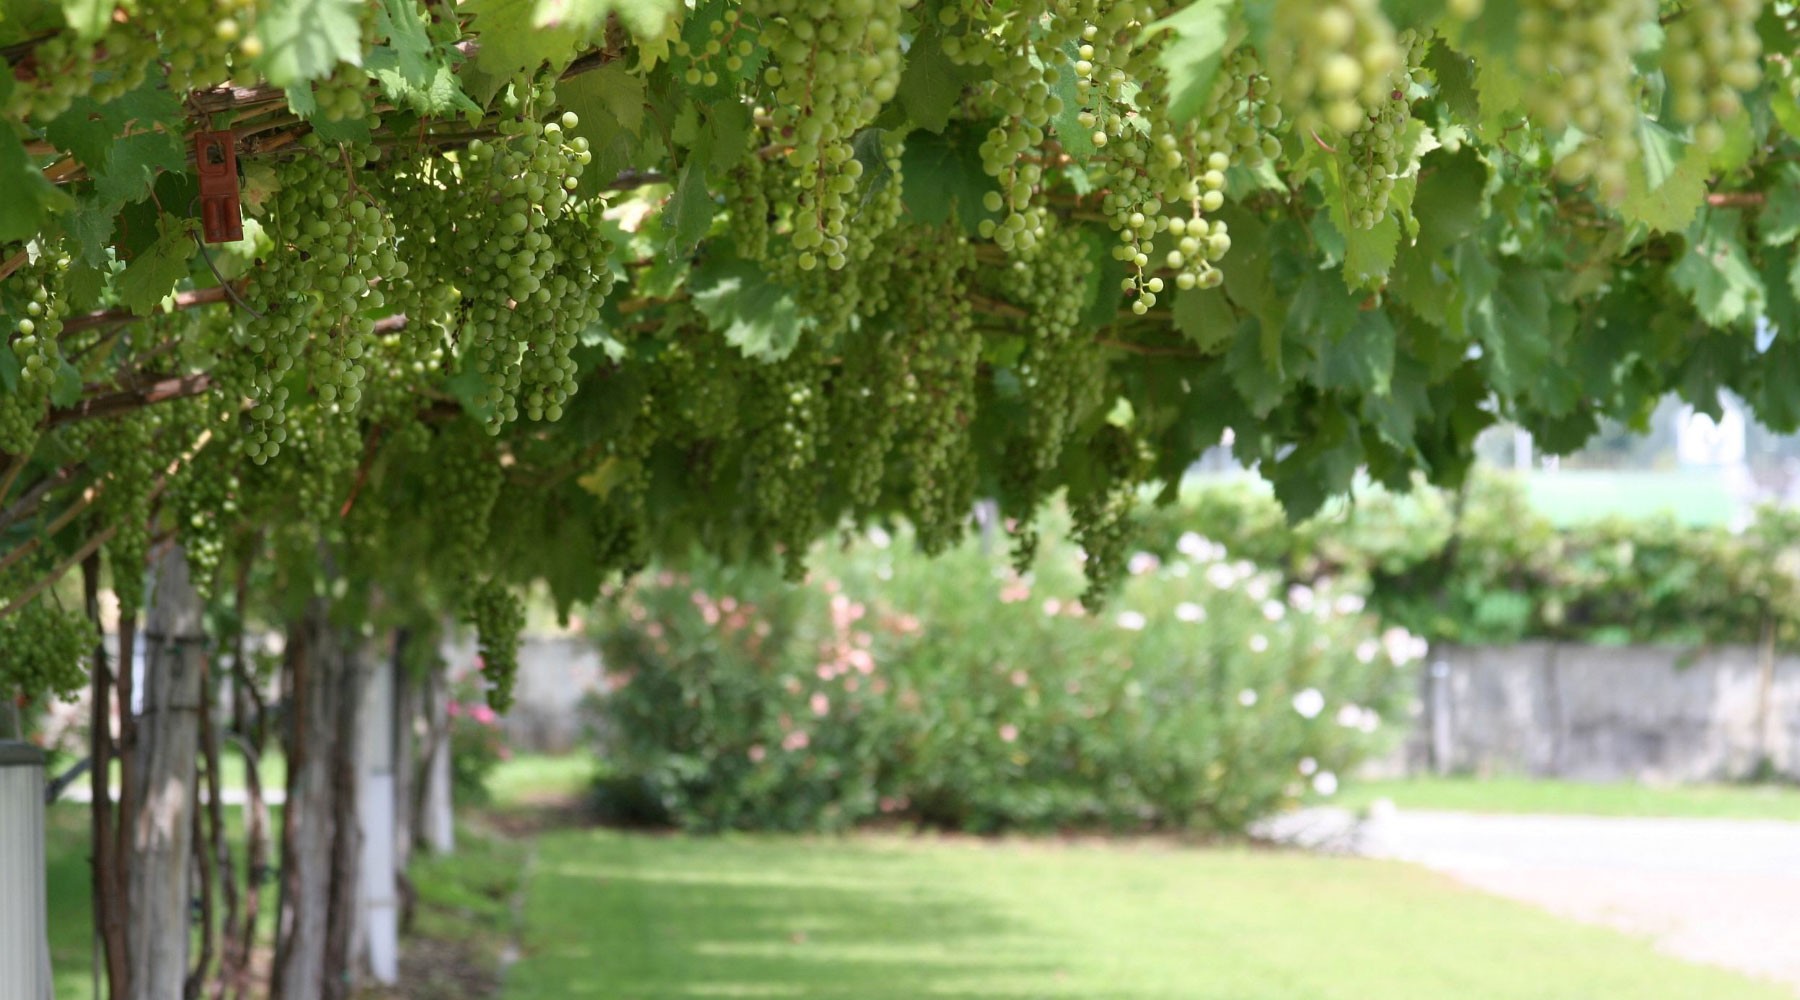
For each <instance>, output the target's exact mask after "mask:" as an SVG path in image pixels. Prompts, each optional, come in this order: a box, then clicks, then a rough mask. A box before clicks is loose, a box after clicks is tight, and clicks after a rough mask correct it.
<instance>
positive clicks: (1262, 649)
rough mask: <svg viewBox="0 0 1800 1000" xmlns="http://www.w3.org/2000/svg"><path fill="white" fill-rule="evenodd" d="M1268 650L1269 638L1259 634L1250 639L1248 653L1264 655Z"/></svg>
mask: <svg viewBox="0 0 1800 1000" xmlns="http://www.w3.org/2000/svg"><path fill="white" fill-rule="evenodd" d="M1268 650H1269V637H1268V636H1266V635H1263V634H1262V633H1261V632H1258V633H1256V634H1255V635H1253V636H1251V637H1250V652H1252V653H1266V652H1268Z"/></svg>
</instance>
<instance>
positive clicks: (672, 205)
mask: <svg viewBox="0 0 1800 1000" xmlns="http://www.w3.org/2000/svg"><path fill="white" fill-rule="evenodd" d="M711 162H712V156H711V155H710V153H709V151H707V150H705V149H700V150H697V151H696V152H695V153H694V154H693V155H691V156H689V157H688V161H687V163H685V164H683V165H682V168H681V176H680V177H679V178H677V180H676V182H675V193H674V194H672V195H670V196H669V202H668V204H666V205H664V206H663V211H662V224H663V231H664V233H665V234H666V235H667V236H668V239H669V242H668V247H667V250H666V252H667V253H668V254H669V256H671V257H686V256H687V255H689V254H691V253H693V252H694V247H696V246H698V245H699V243H700V239H701V237H704V236H705V235H706V231H707V230H708V229H710V228H712V222H713V215H714V214H715V213H716V212H717V211H718V207H719V206H718V204H717V203H716V202H714V201H713V196H712V193H711V192H710V191H708V190H707V189H706V175H707V172H708V171H709V170H710V169H711Z"/></svg>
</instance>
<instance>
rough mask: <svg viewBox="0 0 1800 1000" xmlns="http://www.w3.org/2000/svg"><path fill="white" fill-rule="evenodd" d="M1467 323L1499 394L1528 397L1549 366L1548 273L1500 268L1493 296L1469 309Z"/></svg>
mask: <svg viewBox="0 0 1800 1000" xmlns="http://www.w3.org/2000/svg"><path fill="white" fill-rule="evenodd" d="M1471 273H1473V272H1472V271H1471ZM1464 319H1465V322H1466V324H1467V328H1468V330H1469V332H1470V333H1471V334H1473V335H1474V336H1475V339H1476V340H1477V341H1478V342H1479V343H1480V344H1481V347H1482V358H1483V360H1484V361H1485V362H1486V364H1487V368H1488V372H1489V380H1490V381H1491V382H1492V383H1493V385H1494V388H1495V389H1497V390H1499V391H1500V392H1501V393H1502V394H1503V395H1507V396H1520V395H1523V394H1525V393H1527V392H1528V391H1529V390H1530V389H1531V386H1532V384H1533V382H1534V381H1535V380H1536V379H1537V378H1539V377H1540V376H1541V374H1542V373H1543V371H1544V368H1545V366H1546V365H1548V364H1549V363H1550V354H1551V351H1550V333H1549V326H1550V297H1549V293H1548V291H1547V290H1546V289H1545V287H1544V276H1543V273H1542V272H1540V271H1536V270H1533V269H1531V268H1528V267H1516V266H1515V267H1502V268H1499V273H1498V279H1497V281H1496V283H1495V285H1494V288H1493V291H1492V292H1491V293H1489V294H1487V295H1483V296H1481V297H1479V298H1477V299H1474V300H1473V301H1472V302H1470V303H1468V305H1467V308H1466V310H1465V313H1464Z"/></svg>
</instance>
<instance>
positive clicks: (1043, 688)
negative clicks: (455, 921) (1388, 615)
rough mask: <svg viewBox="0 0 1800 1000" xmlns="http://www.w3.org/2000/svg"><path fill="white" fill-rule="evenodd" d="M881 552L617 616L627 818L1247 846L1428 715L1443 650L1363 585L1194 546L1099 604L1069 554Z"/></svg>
mask: <svg viewBox="0 0 1800 1000" xmlns="http://www.w3.org/2000/svg"><path fill="white" fill-rule="evenodd" d="M876 538H877V539H878V542H862V543H859V544H855V545H852V546H850V547H849V548H847V549H845V550H844V551H841V552H836V553H821V554H819V555H817V557H816V567H815V570H814V574H813V577H812V578H811V579H810V580H809V581H808V582H807V583H805V584H803V585H799V586H793V587H784V586H783V585H781V584H780V582H779V581H778V580H777V579H776V578H775V576H774V575H773V574H772V573H771V572H768V571H745V570H740V569H730V568H725V567H721V566H719V565H717V564H716V563H714V562H712V561H710V560H707V559H703V558H702V559H697V560H695V561H693V562H691V563H690V564H688V565H687V566H685V567H684V569H682V570H681V571H675V570H667V571H663V572H660V573H658V574H655V575H654V576H651V577H647V578H646V579H644V580H642V581H640V582H639V583H638V584H636V585H634V586H632V587H630V588H629V589H627V590H625V591H623V592H621V593H620V594H619V595H617V599H616V602H615V603H611V604H602V605H601V606H600V609H599V610H600V614H599V615H598V617H597V618H596V619H595V621H594V622H593V625H592V628H593V631H594V635H595V636H596V638H597V641H598V642H599V643H600V646H601V649H602V651H603V654H604V656H605V658H606V662H607V664H608V669H609V671H611V672H612V678H611V682H610V690H609V691H608V693H606V694H605V695H603V696H600V697H599V698H598V699H597V701H596V703H595V705H594V706H593V708H594V710H595V712H596V713H597V717H598V720H599V731H600V733H601V734H602V738H601V741H600V745H599V748H598V753H599V756H600V758H601V760H602V761H603V762H605V764H606V766H607V767H608V768H610V769H611V775H610V776H609V777H608V778H607V779H606V780H605V781H603V783H602V798H603V803H604V804H605V805H606V806H607V808H608V809H609V810H611V811H612V813H613V815H614V816H615V817H619V818H636V819H640V820H664V821H672V822H675V823H679V824H680V825H682V826H685V827H689V828H694V829H720V828H755V829H762V828H773V829H819V828H836V827H842V826H846V825H849V824H853V823H857V822H861V821H866V820H871V819H882V818H886V819H906V820H912V821H917V822H921V823H925V824H929V825H936V826H946V827H952V828H959V829H970V830H981V831H991V830H999V829H1008V828H1027V829H1055V828H1062V827H1094V826H1099V827H1107V828H1113V829H1130V830H1137V829H1149V828H1177V829H1197V830H1238V829H1241V828H1242V827H1243V826H1244V825H1245V824H1246V823H1248V822H1249V821H1250V820H1251V819H1253V818H1255V817H1257V816H1259V815H1262V814H1264V813H1266V812H1269V811H1270V810H1272V809H1275V808H1278V807H1279V806H1281V805H1283V804H1286V803H1288V802H1291V801H1293V800H1295V799H1297V798H1299V797H1301V796H1303V795H1307V794H1311V793H1312V792H1314V791H1319V792H1326V793H1329V792H1330V791H1332V790H1333V789H1335V783H1336V774H1337V773H1342V772H1345V771H1347V770H1348V769H1350V768H1352V767H1353V766H1354V765H1355V764H1356V763H1357V762H1358V761H1359V760H1361V759H1362V758H1363V757H1364V756H1366V755H1367V754H1368V753H1370V752H1372V751H1373V750H1375V749H1377V748H1378V747H1380V746H1381V745H1383V740H1384V738H1385V737H1386V735H1387V734H1388V732H1389V730H1390V729H1397V728H1398V727H1395V726H1392V725H1391V723H1392V722H1393V721H1395V720H1401V719H1403V718H1404V717H1405V714H1404V705H1405V700H1406V699H1405V697H1404V693H1405V692H1406V691H1407V690H1408V688H1407V682H1406V677H1407V674H1408V672H1407V671H1406V670H1404V669H1402V667H1403V666H1404V665H1405V664H1407V663H1409V662H1411V661H1412V660H1413V659H1414V658H1416V657H1417V656H1418V655H1421V651H1422V650H1421V644H1419V643H1418V642H1417V641H1416V640H1413V639H1412V638H1411V637H1410V636H1408V635H1406V634H1405V633H1403V632H1401V631H1399V630H1392V631H1390V632H1389V633H1387V634H1385V635H1380V636H1378V635H1377V634H1376V631H1375V629H1374V627H1373V626H1372V624H1371V622H1370V619H1369V618H1368V617H1367V616H1365V615H1363V614H1361V613H1359V609H1360V608H1361V606H1362V599H1361V598H1360V596H1358V594H1357V592H1356V591H1355V590H1354V589H1344V588H1338V587H1336V586H1333V585H1331V584H1329V583H1323V582H1319V583H1315V584H1314V585H1311V586H1295V587H1293V588H1291V589H1284V587H1283V586H1282V585H1281V584H1280V582H1279V580H1278V578H1277V577H1275V576H1274V575H1272V574H1269V573H1265V572H1260V571H1257V570H1255V569H1253V568H1252V567H1250V566H1249V565H1248V564H1247V563H1243V562H1234V561H1231V560H1228V559H1227V558H1226V556H1225V554H1224V551H1223V550H1222V549H1220V548H1218V547H1216V546H1214V545H1212V544H1211V543H1207V542H1203V541H1201V540H1200V539H1198V538H1197V537H1193V536H1190V537H1189V539H1188V541H1187V543H1186V544H1185V545H1184V546H1183V549H1184V551H1177V552H1173V553H1170V554H1169V555H1168V556H1167V557H1166V558H1161V559H1159V558H1155V557H1152V556H1150V555H1148V554H1142V555H1140V556H1139V557H1138V558H1136V559H1135V560H1134V565H1133V573H1132V575H1131V576H1130V577H1129V579H1127V580H1126V581H1125V583H1124V584H1123V586H1122V587H1121V590H1120V592H1119V594H1118V597H1117V600H1116V601H1115V602H1114V604H1113V605H1111V606H1109V609H1108V610H1107V611H1106V612H1105V613H1103V614H1095V613H1091V612H1088V611H1086V610H1084V609H1083V608H1082V607H1081V606H1080V604H1079V602H1078V601H1076V600H1074V596H1075V593H1076V592H1077V591H1078V589H1079V583H1078V579H1079V564H1078V559H1077V555H1076V553H1075V552H1074V551H1073V550H1072V549H1071V548H1070V547H1069V546H1068V545H1067V544H1066V543H1065V542H1063V541H1062V540H1061V539H1060V538H1055V539H1053V540H1046V542H1045V552H1044V554H1043V556H1042V562H1043V564H1044V566H1045V567H1046V568H1045V569H1044V570H1043V571H1042V572H1041V573H1040V575H1038V576H1036V577H1034V578H1031V579H1026V578H1020V577H1018V576H1015V575H1013V574H1012V573H1011V571H1010V570H1009V569H1007V568H1006V566H1005V563H1004V561H1003V560H1000V559H997V558H995V557H994V556H992V555H989V554H985V553H983V552H982V551H981V549H980V547H979V546H977V545H974V544H969V545H966V546H964V547H962V548H959V549H957V550H955V551H953V552H950V553H947V554H946V555H944V556H941V557H939V558H938V559H937V560H935V561H928V560H926V559H925V558H923V557H921V556H919V555H917V554H915V553H913V552H912V551H911V550H910V548H909V547H908V546H906V545H904V544H902V543H901V542H900V541H890V540H889V539H887V538H886V536H885V535H880V534H878V535H877V536H876ZM1384 726H1387V728H1383V727H1384Z"/></svg>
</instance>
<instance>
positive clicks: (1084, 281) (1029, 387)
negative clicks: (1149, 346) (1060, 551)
mask: <svg viewBox="0 0 1800 1000" xmlns="http://www.w3.org/2000/svg"><path fill="white" fill-rule="evenodd" d="M1092 272H1093V261H1092V258H1091V257H1090V256H1089V255H1088V253H1087V248H1086V246H1085V245H1084V242H1083V239H1082V236H1081V233H1080V231H1079V230H1076V229H1058V230H1056V231H1055V232H1054V233H1052V234H1051V236H1050V237H1049V238H1048V239H1046V240H1045V241H1044V242H1043V243H1042V244H1040V245H1039V247H1038V249H1037V250H1036V251H1035V252H1033V253H1031V254H1028V255H1024V256H1022V257H1020V258H1019V259H1018V260H1016V261H1014V263H1013V264H1012V266H1011V267H1010V268H1008V271H1007V275H1006V288H1007V289H1008V290H1009V292H1010V295H1011V297H1012V300H1013V301H1015V302H1017V303H1018V304H1019V305H1020V306H1022V307H1023V308H1024V309H1025V311H1026V313H1027V314H1028V315H1029V316H1030V319H1029V320H1027V321H1026V322H1025V323H1024V324H1023V325H1024V334H1025V349H1024V351H1023V352H1022V353H1021V355H1020V357H1019V365H1018V375H1019V382H1020V389H1021V391H1022V392H1023V394H1024V397H1025V407H1026V418H1025V426H1024V436H1025V438H1026V439H1027V440H1028V441H1029V442H1030V451H1029V454H1028V456H1027V458H1028V461H1029V463H1030V468H1031V474H1032V475H1033V476H1044V475H1046V474H1048V473H1050V472H1051V471H1052V470H1054V469H1055V468H1056V466H1057V463H1059V462H1060V461H1062V454H1063V448H1064V446H1065V444H1066V443H1067V442H1068V441H1069V439H1070V438H1071V437H1073V435H1074V434H1075V432H1076V430H1077V429H1078V428H1079V427H1080V425H1081V421H1082V419H1083V418H1084V417H1086V416H1087V415H1088V414H1089V413H1090V412H1092V410H1093V409H1094V408H1095V407H1096V406H1098V405H1099V402H1100V395H1101V391H1102V388H1103V386H1104V384H1105V376H1106V359H1105V355H1104V353H1103V349H1102V348H1101V346H1100V344H1099V342H1098V341H1097V340H1096V339H1095V338H1094V337H1092V336H1090V335H1088V334H1087V333H1086V331H1084V330H1083V329H1082V326H1081V314H1082V312H1083V311H1084V310H1085V309H1086V308H1087V287H1088V277H1089V275H1090V274H1091V273H1092Z"/></svg>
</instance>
